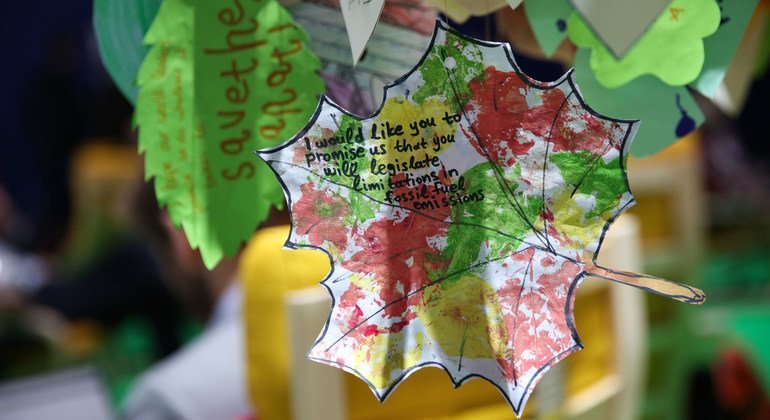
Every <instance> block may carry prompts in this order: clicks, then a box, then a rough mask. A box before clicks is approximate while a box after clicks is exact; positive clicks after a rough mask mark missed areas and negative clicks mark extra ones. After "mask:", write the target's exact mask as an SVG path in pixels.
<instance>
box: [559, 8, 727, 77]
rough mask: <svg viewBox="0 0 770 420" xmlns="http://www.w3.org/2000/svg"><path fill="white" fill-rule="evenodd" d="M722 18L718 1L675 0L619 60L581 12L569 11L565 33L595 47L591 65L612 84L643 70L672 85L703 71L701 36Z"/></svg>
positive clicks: (712, 28)
mask: <svg viewBox="0 0 770 420" xmlns="http://www.w3.org/2000/svg"><path fill="white" fill-rule="evenodd" d="M719 19H720V13H719V6H717V4H716V2H715V1H714V0H673V1H672V2H671V4H669V5H668V6H667V7H666V8H665V9H664V10H663V13H661V15H660V16H659V17H658V19H657V20H656V21H655V23H653V24H652V26H651V27H650V29H648V30H647V32H646V33H645V34H644V35H642V37H641V38H639V40H638V41H637V42H636V44H635V45H634V46H633V47H631V49H629V50H628V51H627V52H626V54H625V55H624V56H623V57H622V58H621V59H620V60H618V59H617V58H615V56H614V55H613V54H612V53H611V52H610V51H609V50H608V49H607V48H606V47H605V46H604V44H603V43H602V42H601V40H600V39H599V38H598V37H597V36H596V35H595V34H594V33H593V32H592V31H591V29H590V28H589V27H588V25H587V24H586V23H585V21H584V20H583V19H581V18H580V16H578V14H577V13H575V14H573V15H572V16H570V18H569V21H568V24H567V26H568V29H567V33H568V35H569V37H570V39H571V40H572V42H574V43H575V45H577V46H578V47H582V48H589V49H591V51H592V52H591V69H592V70H593V71H594V73H595V74H596V78H597V80H599V82H600V83H601V84H602V85H604V86H606V87H608V88H615V87H618V86H622V85H624V84H626V83H628V82H630V81H631V80H633V79H635V78H637V77H639V76H642V75H645V74H652V75H655V76H657V77H658V78H660V80H662V81H663V82H665V83H666V84H669V85H671V86H682V85H686V84H688V83H690V82H692V81H693V80H695V79H696V78H697V77H698V75H699V74H700V71H701V68H702V67H703V61H704V57H705V54H704V47H703V38H704V37H706V36H709V35H711V34H713V33H714V32H715V31H716V30H717V28H718V27H719Z"/></svg>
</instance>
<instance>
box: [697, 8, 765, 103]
mask: <svg viewBox="0 0 770 420" xmlns="http://www.w3.org/2000/svg"><path fill="white" fill-rule="evenodd" d="M757 2H758V0H722V1H720V2H719V8H720V10H721V16H722V17H721V23H720V25H719V29H718V30H717V31H716V33H714V35H711V36H710V37H708V38H706V39H705V40H704V41H703V43H704V45H705V47H706V58H705V62H704V63H703V70H702V71H701V73H700V76H698V79H697V80H696V81H695V82H693V84H692V85H693V88H695V89H696V90H697V91H698V92H700V93H702V94H704V95H705V96H708V97H709V98H714V96H715V95H716V93H717V89H718V88H719V85H720V84H721V83H722V79H724V77H725V73H726V72H727V68H728V67H729V66H730V62H731V61H733V56H735V50H736V49H737V48H738V44H740V42H741V39H742V38H743V34H744V33H745V32H746V27H747V26H748V25H749V20H750V19H751V15H752V13H753V12H754V9H755V8H756V6H757Z"/></svg>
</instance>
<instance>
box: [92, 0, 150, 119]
mask: <svg viewBox="0 0 770 420" xmlns="http://www.w3.org/2000/svg"><path fill="white" fill-rule="evenodd" d="M160 2H161V0H125V1H111V0H96V1H94V35H95V37H96V43H97V46H98V47H99V55H100V57H101V59H102V63H104V67H105V68H106V69H107V72H108V73H109V74H110V77H112V80H113V81H114V82H115V85H116V86H117V87H118V89H119V90H120V92H121V93H123V95H124V96H125V97H126V99H128V101H129V102H131V103H132V104H135V103H136V95H137V93H138V92H139V88H138V87H137V86H136V74H137V73H138V72H139V67H140V66H141V65H142V60H144V56H145V55H146V54H147V47H146V46H145V45H144V44H143V43H142V40H143V39H144V34H145V33H147V30H148V29H150V24H151V23H152V21H153V19H155V15H156V14H157V13H158V8H160Z"/></svg>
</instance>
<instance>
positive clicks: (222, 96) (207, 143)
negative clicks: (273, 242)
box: [135, 0, 323, 268]
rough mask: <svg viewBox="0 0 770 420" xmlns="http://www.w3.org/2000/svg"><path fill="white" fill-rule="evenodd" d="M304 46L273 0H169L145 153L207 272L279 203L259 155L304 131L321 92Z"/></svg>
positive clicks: (146, 114) (155, 59)
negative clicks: (192, 0) (261, 150)
mask: <svg viewBox="0 0 770 420" xmlns="http://www.w3.org/2000/svg"><path fill="white" fill-rule="evenodd" d="M304 41H305V35H304V33H303V32H302V31H301V30H300V29H299V28H297V27H296V25H295V24H294V23H293V21H292V20H291V17H290V16H289V14H288V12H286V10H285V9H283V7H282V6H280V5H279V4H278V3H277V2H275V1H263V2H259V3H256V2H234V3H232V2H213V1H207V2H197V3H195V6H194V7H193V6H192V5H191V3H189V2H187V1H184V0H165V1H164V2H163V4H162V5H161V8H160V11H159V13H158V16H157V18H156V19H155V22H154V23H153V25H152V27H151V28H150V31H149V33H148V34H147V38H146V42H147V43H149V44H151V45H152V46H151V48H150V51H149V53H148V55H147V57H146V59H145V61H144V63H143V64H142V67H141V69H140V71H139V75H138V83H139V86H140V88H141V89H140V92H139V96H138V99H137V104H136V115H135V121H136V123H137V124H138V126H139V149H140V151H141V152H144V153H145V165H146V174H147V177H148V178H149V177H154V178H155V189H156V193H157V196H158V201H159V202H160V203H161V205H165V206H167V207H168V211H169V214H170V216H171V219H172V220H173V221H174V223H175V224H176V225H177V226H179V225H181V226H182V227H183V228H184V230H185V233H186V235H187V239H188V241H189V242H190V245H191V246H192V247H194V248H199V249H200V252H201V256H202V258H203V261H204V263H205V264H206V266H207V267H209V268H212V267H213V266H215V265H216V264H217V263H218V262H219V260H220V259H221V258H222V257H223V256H225V255H233V254H234V253H235V252H236V251H237V250H238V248H239V246H240V244H241V243H242V242H243V241H245V240H247V239H248V238H249V237H251V235H252V234H253V233H254V230H255V229H256V228H257V226H258V225H259V223H261V222H262V221H263V220H264V219H265V217H266V216H267V213H268V211H269V209H270V206H271V205H277V206H281V205H282V203H283V200H282V196H281V187H280V185H279V184H278V183H277V182H276V180H275V177H274V176H273V175H272V173H271V171H270V169H269V168H268V167H267V166H266V165H264V164H263V162H260V161H259V160H258V159H257V160H255V159H254V156H253V154H252V151H253V150H255V149H258V148H262V147H267V146H270V145H275V144H277V143H278V142H280V141H281V140H282V139H284V138H286V137H287V136H289V135H291V134H292V133H296V132H297V130H298V129H299V128H301V127H302V125H303V124H304V123H305V122H306V121H307V118H308V117H309V116H310V115H311V114H312V110H313V109H314V107H315V104H316V103H317V102H316V101H317V97H318V95H319V94H320V93H321V92H322V91H323V82H322V80H321V79H320V76H319V75H318V74H317V70H318V68H319V62H318V60H317V59H316V58H315V57H314V56H312V54H310V52H309V51H308V50H307V49H305V47H304Z"/></svg>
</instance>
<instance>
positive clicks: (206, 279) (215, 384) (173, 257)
mask: <svg viewBox="0 0 770 420" xmlns="http://www.w3.org/2000/svg"><path fill="white" fill-rule="evenodd" d="M155 217H159V219H160V221H161V225H162V228H163V232H158V233H159V235H158V236H159V237H160V236H162V237H164V238H165V240H166V241H167V245H168V247H167V248H166V251H167V252H166V253H165V255H166V258H164V260H163V262H164V264H163V266H164V269H165V270H166V272H168V273H169V278H170V279H171V281H172V289H174V290H175V291H176V292H177V293H178V295H179V296H181V297H182V298H183V300H185V301H186V302H188V303H189V304H191V307H193V308H195V309H196V311H197V312H198V313H203V312H207V313H208V316H207V318H208V319H207V323H206V328H205V330H204V331H203V333H202V334H201V335H200V336H198V337H197V338H196V339H194V340H193V341H192V342H190V343H188V344H187V345H186V346H184V347H183V348H182V349H180V350H179V351H178V352H176V353H174V354H173V355H171V356H170V357H168V358H167V359H165V360H163V361H161V362H160V363H158V364H157V365H155V366H153V367H152V368H151V369H150V370H149V371H147V372H145V373H144V374H142V376H141V377H140V378H139V379H138V380H137V381H136V383H135V386H134V388H133V389H132V390H131V392H130V394H129V395H128V397H127V398H126V400H125V402H124V405H123V412H124V415H125V417H126V418H128V419H132V420H133V419H136V420H171V419H185V420H197V419H200V420H208V419H222V420H228V419H246V418H252V417H253V415H254V410H253V408H252V407H251V405H250V403H249V400H248V396H247V392H246V373H245V372H246V366H245V363H246V357H245V352H244V346H245V344H244V334H243V322H242V319H241V292H240V289H239V287H238V281H237V280H236V270H237V264H238V258H237V257H235V258H225V259H223V260H222V261H221V262H220V263H219V264H218V265H217V266H216V267H215V268H214V269H213V270H211V271H209V270H207V269H206V267H205V266H204V265H203V262H202V260H201V257H200V254H199V252H198V251H197V250H193V249H192V248H191V247H190V245H189V243H188V241H187V238H186V237H185V234H184V231H183V230H182V229H177V228H175V227H174V225H173V223H172V222H171V220H170V218H169V216H168V214H167V213H165V212H161V213H160V215H159V216H158V215H157V214H156V216H155Z"/></svg>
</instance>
